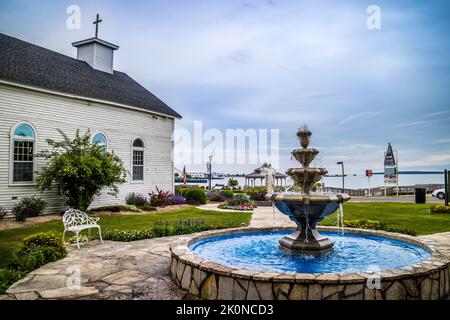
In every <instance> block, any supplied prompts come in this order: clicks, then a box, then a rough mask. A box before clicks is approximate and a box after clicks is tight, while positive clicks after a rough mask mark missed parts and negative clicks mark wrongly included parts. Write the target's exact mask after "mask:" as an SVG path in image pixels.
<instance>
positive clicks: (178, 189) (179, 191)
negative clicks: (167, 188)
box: [175, 185, 185, 196]
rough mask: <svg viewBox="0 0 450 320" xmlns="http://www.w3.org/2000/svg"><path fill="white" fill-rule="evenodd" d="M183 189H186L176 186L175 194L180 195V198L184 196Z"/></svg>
mask: <svg viewBox="0 0 450 320" xmlns="http://www.w3.org/2000/svg"><path fill="white" fill-rule="evenodd" d="M183 189H185V188H183V186H181V185H176V186H175V194H179V195H180V196H182V195H183Z"/></svg>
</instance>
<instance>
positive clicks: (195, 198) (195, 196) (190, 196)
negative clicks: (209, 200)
mask: <svg viewBox="0 0 450 320" xmlns="http://www.w3.org/2000/svg"><path fill="white" fill-rule="evenodd" d="M185 197H186V202H187V203H189V204H195V205H198V204H205V203H206V195H205V191H204V190H203V189H200V188H189V189H188V191H187V192H186V194H185Z"/></svg>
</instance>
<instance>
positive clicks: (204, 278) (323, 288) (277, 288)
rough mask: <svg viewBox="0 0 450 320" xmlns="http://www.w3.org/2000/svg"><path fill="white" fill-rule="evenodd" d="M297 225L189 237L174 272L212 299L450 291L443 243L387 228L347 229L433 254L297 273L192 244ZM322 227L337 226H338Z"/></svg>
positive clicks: (183, 284) (384, 296)
mask: <svg viewBox="0 0 450 320" xmlns="http://www.w3.org/2000/svg"><path fill="white" fill-rule="evenodd" d="M293 229H294V228H292V227H289V228H252V227H245V228H236V229H227V230H220V231H207V232H202V233H198V234H195V235H191V236H190V237H186V238H184V240H180V241H178V242H175V243H173V244H172V245H171V246H170V251H171V268H170V270H171V274H172V278H173V280H174V281H175V283H176V284H177V285H178V286H179V287H180V288H182V289H184V290H186V291H188V292H189V293H190V294H191V295H193V296H196V297H200V298H204V299H212V300H215V299H219V300H221V299H235V300H254V299H263V300H273V299H280V300H286V299H290V300H319V299H333V300H341V299H342V300H348V299H357V300H404V299H416V300H420V299H424V300H428V299H432V300H436V299H440V298H443V297H447V296H448V294H449V285H450V271H449V267H450V257H449V256H447V255H445V254H442V253H441V252H440V250H439V245H438V244H434V243H427V244H425V243H424V242H422V241H420V240H419V239H418V238H416V237H413V236H407V235H402V234H396V233H390V232H385V231H378V230H363V229H352V228H345V229H344V231H345V232H347V233H355V234H366V235H375V236H381V237H387V238H393V239H397V240H402V241H405V242H408V243H410V244H415V245H419V246H421V247H423V248H425V249H427V250H429V251H430V252H431V256H430V258H429V259H427V260H425V261H422V262H420V263H418V264H414V265H411V266H408V267H404V268H400V269H391V270H385V271H382V272H379V273H377V275H376V276H374V274H373V273H369V272H352V273H342V272H341V273H334V274H304V273H296V274H291V273H281V272H263V271H258V270H249V269H237V268H233V267H229V266H225V265H221V264H218V263H214V262H211V261H207V260H204V259H202V258H200V257H198V256H197V255H195V254H193V253H192V252H191V251H190V250H189V246H190V245H191V244H193V243H194V242H196V241H198V240H200V239H204V238H208V237H213V236H221V235H229V234H235V233H242V232H260V231H273V230H293ZM319 229H320V230H322V231H336V228H335V227H319ZM374 281H375V282H376V281H379V282H378V283H379V284H380V285H379V286H378V287H377V288H374V289H372V288H371V287H370V283H374ZM368 284H369V285H368Z"/></svg>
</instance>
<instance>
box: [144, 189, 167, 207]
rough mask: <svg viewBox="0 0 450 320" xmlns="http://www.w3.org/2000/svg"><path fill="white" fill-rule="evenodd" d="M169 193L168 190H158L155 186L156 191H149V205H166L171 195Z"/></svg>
mask: <svg viewBox="0 0 450 320" xmlns="http://www.w3.org/2000/svg"><path fill="white" fill-rule="evenodd" d="M171 195H172V194H171V193H170V192H169V191H163V190H159V189H158V187H156V192H153V191H152V192H150V193H149V196H150V205H152V206H154V207H160V206H166V205H168V204H169V199H170V197H171Z"/></svg>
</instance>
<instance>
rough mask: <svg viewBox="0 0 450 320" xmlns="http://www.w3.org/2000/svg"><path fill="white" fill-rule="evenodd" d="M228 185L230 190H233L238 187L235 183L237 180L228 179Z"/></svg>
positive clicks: (237, 183)
mask: <svg viewBox="0 0 450 320" xmlns="http://www.w3.org/2000/svg"><path fill="white" fill-rule="evenodd" d="M228 185H229V186H230V187H232V188H235V187H237V186H238V185H239V182H238V181H237V179H233V178H230V179H228Z"/></svg>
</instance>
